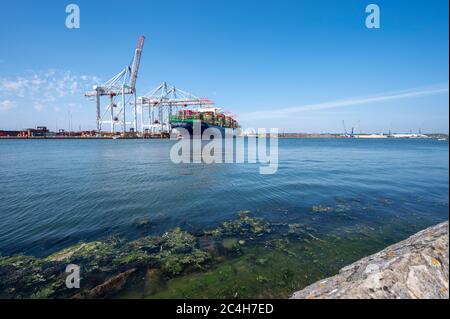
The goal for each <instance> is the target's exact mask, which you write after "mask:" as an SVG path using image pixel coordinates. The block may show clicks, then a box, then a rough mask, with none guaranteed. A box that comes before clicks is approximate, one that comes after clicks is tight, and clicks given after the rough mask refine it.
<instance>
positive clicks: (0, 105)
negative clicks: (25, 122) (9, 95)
mask: <svg viewBox="0 0 450 319" xmlns="http://www.w3.org/2000/svg"><path fill="white" fill-rule="evenodd" d="M15 107H16V103H15V102H13V101H10V100H5V101H1V102H0V112H1V111H8V110H11V109H13V108H15Z"/></svg>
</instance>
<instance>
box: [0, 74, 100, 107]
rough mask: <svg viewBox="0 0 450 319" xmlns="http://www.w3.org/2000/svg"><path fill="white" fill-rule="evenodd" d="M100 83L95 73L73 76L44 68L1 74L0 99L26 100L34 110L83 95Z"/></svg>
mask: <svg viewBox="0 0 450 319" xmlns="http://www.w3.org/2000/svg"><path fill="white" fill-rule="evenodd" d="M98 82H99V79H98V78H97V77H95V76H89V75H76V74H73V73H72V72H70V71H59V70H46V71H41V72H28V73H27V74H25V75H18V76H15V77H9V78H6V77H0V98H8V99H14V100H17V98H21V99H24V100H26V103H27V104H31V105H33V107H34V109H36V110H37V111H42V110H43V109H45V108H46V107H47V106H52V107H54V104H55V103H56V102H58V100H61V99H64V98H67V97H73V96H82V94H83V93H84V91H87V90H89V89H91V87H92V85H94V84H96V83H98Z"/></svg>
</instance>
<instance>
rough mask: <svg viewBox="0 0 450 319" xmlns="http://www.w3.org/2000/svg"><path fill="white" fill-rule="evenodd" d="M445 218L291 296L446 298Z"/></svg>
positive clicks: (447, 248)
mask: <svg viewBox="0 0 450 319" xmlns="http://www.w3.org/2000/svg"><path fill="white" fill-rule="evenodd" d="M448 242H449V230H448V221H447V222H445V223H442V224H439V225H436V226H434V227H430V228H428V229H425V230H423V231H421V232H419V233H417V234H415V235H413V236H411V237H410V238H408V239H406V240H404V241H402V242H399V243H397V244H395V245H392V246H390V247H388V248H386V249H384V250H382V251H381V252H379V253H377V254H374V255H372V256H369V257H366V258H363V259H361V260H359V261H357V262H355V263H353V264H351V265H350V266H347V267H344V268H342V269H341V270H340V272H339V274H338V275H336V276H334V277H330V278H328V279H325V280H322V281H319V282H317V283H315V284H312V285H311V286H308V287H306V288H305V289H303V290H301V291H298V292H296V293H294V294H293V296H292V298H293V299H304V298H306V299H315V298H317V299H340V298H353V299H361V298H365V299H366V298H378V299H387V298H408V299H409V298H412V299H416V298H421V299H422V298H423V299H438V298H446V299H448V298H449V292H448V285H449V277H448V268H449V267H448V264H449V246H448Z"/></svg>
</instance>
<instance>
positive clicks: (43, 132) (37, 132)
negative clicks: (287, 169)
mask: <svg viewBox="0 0 450 319" xmlns="http://www.w3.org/2000/svg"><path fill="white" fill-rule="evenodd" d="M27 133H28V134H27V136H28V137H45V136H47V135H48V134H49V133H50V131H49V130H48V129H47V127H46V126H38V127H36V128H35V129H34V128H29V129H28V130H27Z"/></svg>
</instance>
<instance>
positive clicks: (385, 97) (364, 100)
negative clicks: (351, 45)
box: [241, 83, 449, 119]
mask: <svg viewBox="0 0 450 319" xmlns="http://www.w3.org/2000/svg"><path fill="white" fill-rule="evenodd" d="M448 92H449V88H448V83H446V84H445V85H439V86H434V87H426V88H416V89H409V90H403V91H397V92H390V93H385V94H378V95H373V96H366V97H355V98H349V99H342V100H335V101H328V102H323V103H316V104H308V105H302V106H297V107H288V108H277V109H271V110H268V111H260V112H249V113H244V114H242V115H241V118H248V119H255V118H257V119H263V118H274V117H278V118H282V117H286V116H292V115H295V114H296V113H302V112H307V111H319V110H325V109H334V108H341V107H348V106H355V105H366V104H375V103H380V102H387V101H394V100H401V99H411V98H416V97H423V96H430V95H436V94H444V93H447V94H448Z"/></svg>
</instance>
